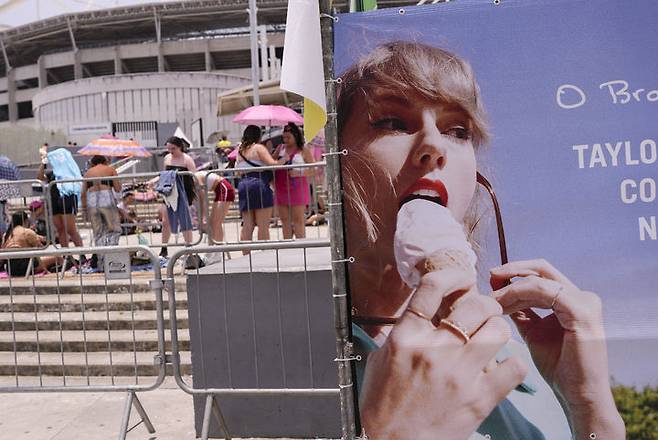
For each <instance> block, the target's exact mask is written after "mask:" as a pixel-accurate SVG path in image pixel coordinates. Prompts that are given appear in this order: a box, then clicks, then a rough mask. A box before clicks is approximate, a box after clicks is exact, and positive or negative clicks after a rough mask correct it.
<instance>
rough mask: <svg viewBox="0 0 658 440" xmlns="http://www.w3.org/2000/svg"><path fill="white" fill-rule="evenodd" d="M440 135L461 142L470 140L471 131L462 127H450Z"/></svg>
mask: <svg viewBox="0 0 658 440" xmlns="http://www.w3.org/2000/svg"><path fill="white" fill-rule="evenodd" d="M451 132H452V133H451ZM441 134H443V135H444V136H452V137H455V138H457V139H459V140H462V141H467V140H470V139H471V137H472V135H473V133H472V132H471V130H469V129H468V128H466V127H462V126H461V125H456V126H454V127H450V128H448V129H447V130H445V131H442V132H441Z"/></svg>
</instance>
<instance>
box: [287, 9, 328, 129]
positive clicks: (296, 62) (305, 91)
mask: <svg viewBox="0 0 658 440" xmlns="http://www.w3.org/2000/svg"><path fill="white" fill-rule="evenodd" d="M281 88H282V89H283V90H288V91H290V92H293V93H296V94H298V95H300V96H303V97H304V132H305V134H306V139H307V140H311V139H313V138H314V137H315V135H317V134H318V133H319V132H320V130H321V129H322V127H324V126H325V124H326V123H327V100H326V97H325V94H324V68H323V63H322V39H321V37H320V5H319V3H318V1H317V0H289V1H288V18H287V20H286V37H285V42H284V45H283V66H282V67H281Z"/></svg>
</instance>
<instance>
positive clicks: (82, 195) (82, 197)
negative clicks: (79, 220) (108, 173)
mask: <svg viewBox="0 0 658 440" xmlns="http://www.w3.org/2000/svg"><path fill="white" fill-rule="evenodd" d="M88 174H89V172H88V171H87V172H86V173H85V175H84V176H82V177H83V178H85V179H86V178H88V177H89V176H88ZM80 202H81V203H80V204H81V208H82V214H83V216H85V215H86V214H87V182H84V181H83V182H82V185H80Z"/></svg>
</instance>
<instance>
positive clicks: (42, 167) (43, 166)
mask: <svg viewBox="0 0 658 440" xmlns="http://www.w3.org/2000/svg"><path fill="white" fill-rule="evenodd" d="M37 179H39V180H41V181H42V182H48V179H47V178H46V164H45V163H43V162H41V165H39V172H38V173H37Z"/></svg>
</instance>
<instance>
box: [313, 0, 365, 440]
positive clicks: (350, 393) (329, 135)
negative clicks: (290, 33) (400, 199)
mask: <svg viewBox="0 0 658 440" xmlns="http://www.w3.org/2000/svg"><path fill="white" fill-rule="evenodd" d="M331 3H332V1H331V0H322V1H321V2H320V12H321V14H324V15H321V17H322V18H321V19H320V25H321V32H322V58H323V63H324V77H325V80H330V79H333V77H334V38H333V24H334V21H333V20H332V19H331V18H329V17H330V16H331V15H332V10H331ZM325 90H326V97H327V125H326V126H325V129H324V133H325V139H326V148H328V149H329V153H330V154H329V155H327V156H326V160H327V168H326V170H327V187H328V197H329V203H328V205H329V217H330V221H329V235H330V239H331V243H332V246H331V260H332V262H334V263H332V265H331V284H332V294H333V299H334V325H335V327H336V354H337V358H338V359H350V358H351V357H352V343H351V342H350V333H351V332H350V327H349V325H350V321H349V312H350V309H349V301H348V298H347V267H346V266H345V264H346V263H345V261H346V259H347V257H346V255H345V237H344V235H343V208H342V188H343V186H342V180H341V170H340V156H341V155H340V154H338V152H339V150H340V149H341V148H342V146H341V147H339V146H338V145H337V144H338V126H337V122H336V90H335V83H334V82H333V81H325ZM340 261H342V262H340ZM338 262H340V263H338ZM338 383H339V387H340V412H341V419H342V437H343V439H347V440H352V439H354V438H356V425H355V409H354V406H355V405H354V403H355V402H354V385H353V382H352V364H351V361H340V360H339V361H338Z"/></svg>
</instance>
